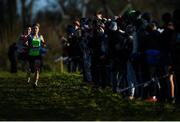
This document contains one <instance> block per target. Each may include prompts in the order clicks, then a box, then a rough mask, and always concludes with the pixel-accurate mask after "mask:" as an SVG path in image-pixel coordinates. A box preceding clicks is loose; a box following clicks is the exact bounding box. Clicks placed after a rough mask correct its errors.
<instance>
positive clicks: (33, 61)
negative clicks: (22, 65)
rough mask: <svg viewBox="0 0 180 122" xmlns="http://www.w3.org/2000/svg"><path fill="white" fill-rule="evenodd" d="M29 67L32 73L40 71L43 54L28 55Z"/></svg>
mask: <svg viewBox="0 0 180 122" xmlns="http://www.w3.org/2000/svg"><path fill="white" fill-rule="evenodd" d="M28 61H29V68H30V70H31V72H32V73H34V72H35V71H36V70H38V71H40V69H41V67H42V56H28Z"/></svg>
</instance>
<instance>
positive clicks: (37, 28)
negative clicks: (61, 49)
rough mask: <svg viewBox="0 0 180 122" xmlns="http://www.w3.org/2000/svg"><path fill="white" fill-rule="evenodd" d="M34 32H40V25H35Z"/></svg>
mask: <svg viewBox="0 0 180 122" xmlns="http://www.w3.org/2000/svg"><path fill="white" fill-rule="evenodd" d="M34 33H35V34H38V33H39V27H38V26H34Z"/></svg>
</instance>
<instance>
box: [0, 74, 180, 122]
mask: <svg viewBox="0 0 180 122" xmlns="http://www.w3.org/2000/svg"><path fill="white" fill-rule="evenodd" d="M38 85H39V86H38V87H37V88H33V82H31V83H30V84H27V82H26V77H25V73H19V74H16V75H11V74H9V73H3V72H1V73H0V120H4V121H6V120H18V121H20V120H30V121H33V120H37V121H38V120H47V121H48V120H79V121H80V120H93V121H98V120H180V111H179V110H180V108H179V105H172V104H167V103H166V104H159V103H146V102H144V101H139V100H134V101H128V100H125V99H123V98H122V97H121V95H120V94H113V93H112V92H111V89H110V88H107V89H105V90H101V89H95V88H92V87H91V86H89V85H87V84H85V83H82V77H81V76H80V75H76V74H56V73H44V74H41V78H40V81H39V84H38Z"/></svg>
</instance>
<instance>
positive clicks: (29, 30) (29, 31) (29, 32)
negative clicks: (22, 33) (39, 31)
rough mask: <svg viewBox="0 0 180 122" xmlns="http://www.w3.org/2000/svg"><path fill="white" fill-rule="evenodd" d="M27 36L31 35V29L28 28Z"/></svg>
mask: <svg viewBox="0 0 180 122" xmlns="http://www.w3.org/2000/svg"><path fill="white" fill-rule="evenodd" d="M27 34H28V35H29V34H31V27H28V28H27Z"/></svg>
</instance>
